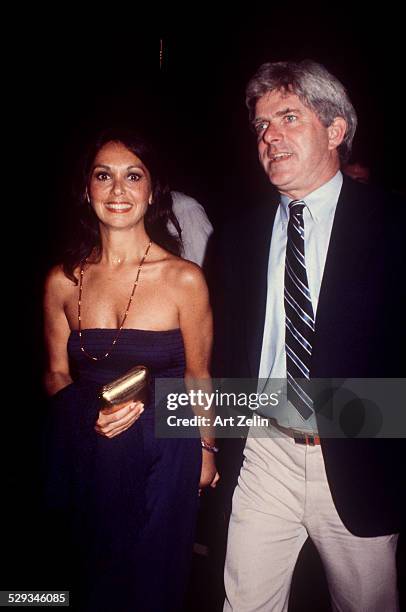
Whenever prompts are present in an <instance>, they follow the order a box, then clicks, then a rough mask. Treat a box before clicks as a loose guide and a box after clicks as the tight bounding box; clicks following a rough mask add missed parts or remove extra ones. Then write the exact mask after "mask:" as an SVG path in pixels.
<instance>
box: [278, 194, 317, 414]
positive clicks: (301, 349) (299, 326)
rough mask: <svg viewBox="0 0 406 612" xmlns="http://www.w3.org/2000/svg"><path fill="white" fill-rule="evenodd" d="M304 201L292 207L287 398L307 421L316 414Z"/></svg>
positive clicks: (287, 280) (288, 248)
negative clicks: (312, 395) (311, 364)
mask: <svg viewBox="0 0 406 612" xmlns="http://www.w3.org/2000/svg"><path fill="white" fill-rule="evenodd" d="M304 207H305V203H304V202H303V201H302V200H293V201H292V202H290V203H289V223H288V239H287V244H286V259H285V292H284V300H285V315H286V336H285V348H286V372H287V398H288V400H289V401H290V402H291V404H293V406H295V408H296V409H297V410H298V412H299V413H300V414H301V416H302V417H303V418H304V419H306V420H307V419H308V418H309V417H310V416H311V415H312V414H313V401H312V399H311V394H310V391H309V387H310V385H309V384H307V381H308V380H309V378H310V362H311V356H312V346H313V337H314V314H313V306H312V302H311V296H310V291H309V283H308V281H307V273H306V262H305V243H304V222H303V209H304Z"/></svg>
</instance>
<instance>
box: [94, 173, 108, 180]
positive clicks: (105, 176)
mask: <svg viewBox="0 0 406 612" xmlns="http://www.w3.org/2000/svg"><path fill="white" fill-rule="evenodd" d="M108 178H109V175H108V174H107V172H97V174H96V179H97V180H98V181H107V179H108Z"/></svg>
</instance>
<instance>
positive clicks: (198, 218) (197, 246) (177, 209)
mask: <svg viewBox="0 0 406 612" xmlns="http://www.w3.org/2000/svg"><path fill="white" fill-rule="evenodd" d="M171 195H172V202H173V212H174V213H175V215H176V218H177V220H178V221H179V225H180V229H181V230H182V243H183V253H182V256H183V257H184V258H185V259H188V260H189V261H193V262H194V263H196V264H197V265H199V266H200V267H203V264H204V261H205V258H206V251H207V245H208V242H209V238H210V236H211V235H212V233H213V226H212V224H211V223H210V221H209V219H208V217H207V215H206V211H205V210H204V208H203V206H202V205H201V204H199V202H198V201H197V200H195V199H194V198H191V197H190V196H188V195H186V194H185V193H182V192H181V191H171ZM169 231H170V232H171V234H173V235H174V236H177V231H176V228H175V227H174V226H173V224H172V223H171V222H170V223H169Z"/></svg>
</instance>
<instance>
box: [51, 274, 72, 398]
mask: <svg viewBox="0 0 406 612" xmlns="http://www.w3.org/2000/svg"><path fill="white" fill-rule="evenodd" d="M69 282H70V281H69V280H68V279H67V278H66V277H65V275H64V274H63V271H62V269H61V268H60V267H59V266H57V267H55V268H53V269H52V270H51V271H50V272H49V274H48V276H47V279H46V282H45V293H44V331H45V346H46V350H47V364H46V369H45V376H44V384H45V389H46V391H47V393H48V394H49V395H54V394H55V393H57V392H58V391H59V390H60V389H63V388H64V387H66V386H67V385H69V384H70V383H71V382H72V378H71V376H70V373H69V361H68V351H67V342H68V338H69V333H70V328H69V324H68V321H67V318H66V315H65V310H64V300H65V296H66V290H67V287H68V283H69Z"/></svg>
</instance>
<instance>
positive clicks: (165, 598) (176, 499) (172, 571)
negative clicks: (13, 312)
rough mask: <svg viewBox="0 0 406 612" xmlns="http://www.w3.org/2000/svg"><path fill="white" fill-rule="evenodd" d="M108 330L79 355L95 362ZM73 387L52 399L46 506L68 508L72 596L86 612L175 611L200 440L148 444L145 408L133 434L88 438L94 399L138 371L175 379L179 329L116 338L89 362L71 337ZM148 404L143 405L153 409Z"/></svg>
mask: <svg viewBox="0 0 406 612" xmlns="http://www.w3.org/2000/svg"><path fill="white" fill-rule="evenodd" d="M116 333H117V332H116V330H114V329H88V330H84V332H83V336H84V343H85V347H86V350H87V351H88V352H89V353H90V354H92V355H95V356H101V355H103V354H104V353H105V352H106V350H108V349H109V347H110V346H111V343H112V340H113V338H114V337H115V334H116ZM68 352H69V358H70V362H71V371H72V374H73V378H74V383H72V384H71V385H69V386H68V387H66V388H65V389H62V390H61V391H60V392H59V393H57V394H56V395H55V396H54V398H53V400H52V401H53V404H54V406H53V410H52V414H53V421H54V423H53V426H52V438H53V447H54V451H53V453H52V454H53V456H51V458H50V461H51V462H53V476H51V482H52V485H51V489H52V496H53V500H54V503H55V504H56V505H58V504H62V505H64V507H65V508H68V509H69V513H70V516H71V529H72V535H73V538H74V541H75V546H76V550H77V551H78V564H79V565H80V568H81V572H80V574H81V577H82V578H81V586H80V588H79V590H78V592H76V593H75V592H74V593H72V595H71V600H72V604H73V606H74V608H75V609H78V610H83V611H86V612H104V611H106V612H113V611H114V612H130V611H131V612H169V611H170V612H180V611H181V610H182V600H183V597H184V592H185V589H186V585H187V578H188V573H189V567H190V561H191V555H192V546H193V537H194V529H195V523H196V516H197V510H198V482H199V476H200V469H201V447H200V441H199V440H198V439H163V438H156V437H155V435H154V418H153V415H154V409H153V405H147V406H145V411H144V412H143V414H142V415H141V417H140V418H139V419H138V421H136V423H134V425H133V426H132V427H130V428H129V429H128V430H126V431H125V432H123V433H122V434H120V435H118V436H116V437H115V438H112V439H108V438H105V437H103V436H100V435H98V434H96V432H95V431H94V424H95V421H96V420H97V415H98V410H99V402H98V400H97V392H98V390H99V388H100V386H101V385H103V384H106V383H108V382H110V381H111V380H113V379H115V378H117V377H118V376H120V375H121V374H124V373H125V372H126V371H127V370H129V369H130V368H131V367H133V366H135V365H138V364H142V365H145V366H147V367H148V368H149V370H150V373H151V379H152V383H153V380H154V378H156V377H160V378H164V377H173V378H175V377H176V378H182V377H183V376H184V369H185V356H184V348H183V340H182V335H181V332H180V330H179V329H174V330H169V331H144V330H137V329H123V330H122V332H121V334H120V338H119V341H118V342H117V344H116V345H115V347H114V349H113V350H112V352H111V354H110V356H109V357H108V358H107V359H104V360H101V361H93V360H90V359H89V358H87V357H86V356H85V355H83V353H82V351H81V350H80V344H79V335H78V332H77V331H73V332H71V335H70V337H69V341H68ZM152 403H153V402H151V404H152Z"/></svg>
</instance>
